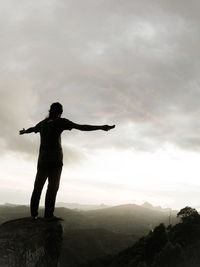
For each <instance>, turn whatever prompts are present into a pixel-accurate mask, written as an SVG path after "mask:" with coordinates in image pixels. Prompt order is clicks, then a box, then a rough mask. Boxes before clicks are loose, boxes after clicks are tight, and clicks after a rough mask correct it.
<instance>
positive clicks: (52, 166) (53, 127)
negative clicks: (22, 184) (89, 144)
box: [19, 102, 115, 220]
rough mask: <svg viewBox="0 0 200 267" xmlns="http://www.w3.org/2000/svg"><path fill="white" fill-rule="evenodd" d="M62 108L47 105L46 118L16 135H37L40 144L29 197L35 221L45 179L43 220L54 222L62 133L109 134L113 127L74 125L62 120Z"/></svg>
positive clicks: (61, 160)
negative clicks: (33, 133)
mask: <svg viewBox="0 0 200 267" xmlns="http://www.w3.org/2000/svg"><path fill="white" fill-rule="evenodd" d="M62 112H63V107H62V105H61V104H60V103H58V102H56V103H53V104H52V105H51V106H50V110H49V116H48V118H46V119H44V120H42V121H40V122H39V123H38V124H37V125H36V126H35V127H31V128H28V129H27V130H25V129H23V130H21V131H19V134H20V135H22V134H26V133H32V132H35V133H40V137H41V144H40V150H39V157H38V164H37V174H36V179H35V183H34V189H33V193H32V196H31V205H30V210H31V216H32V218H33V219H34V220H36V219H37V217H38V207H39V201H40V196H41V192H42V189H43V186H44V184H45V181H46V179H47V178H48V187H47V192H46V197H45V213H44V217H45V218H46V219H54V218H55V217H54V208H55V200H56V194H57V191H58V188H59V183H60V176H61V172H62V166H63V152H62V146H61V133H62V132H63V131H64V130H72V129H77V130H81V131H95V130H103V131H109V130H110V129H112V128H114V127H115V125H112V126H109V125H101V126H95V125H81V124H77V123H74V122H72V121H70V120H67V119H65V118H61V115H62Z"/></svg>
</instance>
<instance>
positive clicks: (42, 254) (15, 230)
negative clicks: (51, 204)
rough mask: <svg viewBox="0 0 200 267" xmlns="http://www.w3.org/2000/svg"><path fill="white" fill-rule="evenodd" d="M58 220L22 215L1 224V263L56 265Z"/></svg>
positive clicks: (6, 265)
mask: <svg viewBox="0 0 200 267" xmlns="http://www.w3.org/2000/svg"><path fill="white" fill-rule="evenodd" d="M62 233H63V229H62V225H61V222H60V221H59V220H54V221H46V220H44V219H42V218H39V219H38V220H36V221H33V220H32V219H31V218H21V219H17V220H13V221H9V222H6V223H4V224H2V225H1V226H0V266H1V267H56V266H59V255H60V250H61V245H62Z"/></svg>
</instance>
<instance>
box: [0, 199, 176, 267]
mask: <svg viewBox="0 0 200 267" xmlns="http://www.w3.org/2000/svg"><path fill="white" fill-rule="evenodd" d="M59 205H65V206H68V207H69V206H70V207H71V209H69V208H65V207H57V208H56V211H55V215H56V216H59V217H62V218H63V219H64V221H63V223H62V224H63V229H64V232H63V246H62V252H61V266H62V267H64V266H70V267H73V266H78V265H79V264H84V263H87V262H88V261H90V260H93V259H95V258H99V257H104V256H107V255H113V254H116V253H118V252H120V251H121V250H123V249H125V248H127V247H129V246H131V245H133V244H134V243H135V242H136V241H137V240H138V239H139V238H140V237H142V236H143V235H146V234H147V233H148V232H149V231H152V229H153V228H154V227H156V226H157V225H159V224H160V223H164V224H165V225H166V226H167V225H168V224H169V223H170V224H175V223H176V222H177V218H176V214H177V212H176V211H173V210H171V209H162V208H161V207H153V206H152V205H151V204H149V203H144V204H143V205H142V206H139V205H135V204H127V205H120V206H113V207H106V208H105V206H103V205H100V206H93V205H92V206H91V205H89V206H88V205H79V204H65V203H61V204H60V203H59ZM92 208H96V209H92ZM87 209H88V210H87ZM42 215H43V209H41V210H40V216H42ZM27 216H29V207H28V206H22V205H20V206H19V205H13V204H8V203H7V204H6V205H1V206H0V223H3V222H5V221H9V220H11V219H16V218H22V217H27ZM66 262H67V263H68V265H65V263H66Z"/></svg>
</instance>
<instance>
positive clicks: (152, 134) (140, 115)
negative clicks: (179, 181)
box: [0, 0, 200, 159]
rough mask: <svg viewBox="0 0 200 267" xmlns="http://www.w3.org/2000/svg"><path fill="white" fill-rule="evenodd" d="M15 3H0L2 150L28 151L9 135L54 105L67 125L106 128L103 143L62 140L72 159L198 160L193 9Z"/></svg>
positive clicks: (159, 4) (76, 136) (95, 137)
mask: <svg viewBox="0 0 200 267" xmlns="http://www.w3.org/2000/svg"><path fill="white" fill-rule="evenodd" d="M21 3H22V4H21V5H16V3H15V2H14V1H11V2H9V3H4V5H3V7H2V9H1V16H0V17H1V21H2V22H3V23H1V24H0V25H1V26H0V30H1V32H2V40H3V41H2V42H1V44H0V56H1V58H2V64H1V71H3V72H4V73H6V77H7V78H6V79H4V78H3V79H2V80H3V82H2V81H1V84H2V85H1V88H4V89H3V90H1V91H0V94H1V99H2V102H3V105H2V108H1V109H2V110H1V115H0V120H1V123H2V124H3V125H5V127H4V129H3V130H2V133H1V144H2V149H3V148H4V149H7V148H10V149H12V150H19V151H25V152H30V153H31V151H34V148H33V147H34V145H35V143H34V142H35V139H29V138H28V137H27V138H23V141H22V139H19V138H17V137H16V136H15V137H14V135H13V132H12V129H15V131H16V130H18V128H19V126H20V127H27V126H26V125H28V124H29V123H36V122H38V121H39V120H41V119H42V118H43V117H45V116H46V114H47V112H48V109H49V105H50V104H51V103H52V102H54V101H60V102H61V103H63V105H64V114H63V116H65V117H67V118H69V119H71V120H73V121H75V122H78V123H88V124H106V123H108V124H116V129H115V130H113V131H112V132H109V134H105V133H102V132H101V133H89V134H87V135H86V134H82V133H76V132H75V131H72V134H71V133H70V134H68V137H67V139H66V140H67V141H69V144H70V145H72V147H73V148H74V147H75V146H76V145H77V146H78V147H79V148H80V151H81V149H83V148H87V149H92V148H94V145H93V144H95V146H96V149H100V148H102V147H115V148H116V149H130V148H134V149H136V150H148V151H149V150H156V149H158V148H159V147H161V146H163V145H165V144H166V143H171V144H173V145H175V146H178V147H180V148H182V149H190V150H199V148H200V138H199V136H200V124H199V116H198V115H199V113H200V108H199V97H200V90H199V82H200V80H199V62H200V60H199V59H200V58H199V53H198V50H199V26H200V25H199V20H198V17H199V15H198V12H197V10H198V8H199V5H200V4H199V3H197V1H192V2H191V1H190V3H188V1H183V2H181V5H180V2H179V1H173V2H172V1H158V0H157V1H153V0H150V1H149V0H148V1H146V0H142V1H139V2H138V1H131V0H130V1H126V3H124V2H123V1H121V0H117V1H116V0H115V1H114V0H112V1H105V0H101V1H91V0H86V1H78V0H76V1H72V0H69V1H67V2H65V1H59V2H58V1H55V0H51V1H48V2H47V1H41V2H40V3H38V2H37V3H31V4H30V3H27V2H26V1H22V2H21ZM9 101H10V102H11V103H10V104H8V103H9ZM64 138H65V137H64ZM91 139H92V142H91ZM67 141H66V142H67ZM73 151H74V152H73V153H74V159H77V158H78V157H79V156H78V154H79V152H78V151H75V150H73ZM70 153H72V150H71V152H70ZM73 153H72V154H73ZM75 154H76V156H75ZM82 156H83V157H84V155H82ZM82 156H80V157H81V158H82ZM72 158H73V157H72Z"/></svg>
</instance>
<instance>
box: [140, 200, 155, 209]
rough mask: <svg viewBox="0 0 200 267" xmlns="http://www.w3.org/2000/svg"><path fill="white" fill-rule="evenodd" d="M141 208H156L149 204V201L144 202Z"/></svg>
mask: <svg viewBox="0 0 200 267" xmlns="http://www.w3.org/2000/svg"><path fill="white" fill-rule="evenodd" d="M141 206H142V207H144V208H154V206H153V205H152V204H151V203H149V202H147V201H146V202H144V203H143V204H142V205H141Z"/></svg>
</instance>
